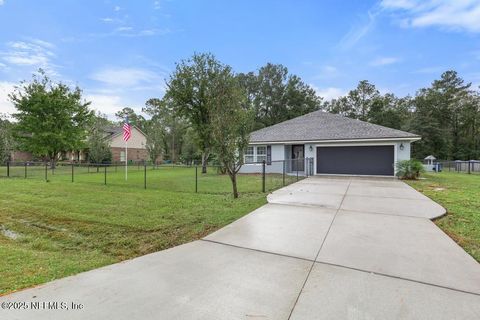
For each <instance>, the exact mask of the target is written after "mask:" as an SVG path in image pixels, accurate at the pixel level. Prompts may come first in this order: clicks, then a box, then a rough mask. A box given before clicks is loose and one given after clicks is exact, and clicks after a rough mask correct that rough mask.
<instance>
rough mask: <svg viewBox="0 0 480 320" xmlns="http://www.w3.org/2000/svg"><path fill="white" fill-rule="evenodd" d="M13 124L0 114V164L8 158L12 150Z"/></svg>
mask: <svg viewBox="0 0 480 320" xmlns="http://www.w3.org/2000/svg"><path fill="white" fill-rule="evenodd" d="M12 128H13V125H12V123H11V122H10V121H8V119H7V117H6V116H4V115H1V114H0V164H3V163H5V162H6V161H8V160H10V156H11V153H12V151H13V145H14V141H13V136H12Z"/></svg>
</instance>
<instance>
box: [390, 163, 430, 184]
mask: <svg viewBox="0 0 480 320" xmlns="http://www.w3.org/2000/svg"><path fill="white" fill-rule="evenodd" d="M423 172H425V168H424V167H423V164H422V163H421V162H420V161H418V160H415V159H410V160H402V161H399V162H397V176H398V177H399V178H400V179H408V180H415V179H417V178H418V177H419V176H420V173H423Z"/></svg>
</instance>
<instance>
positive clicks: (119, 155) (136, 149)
mask: <svg viewBox="0 0 480 320" xmlns="http://www.w3.org/2000/svg"><path fill="white" fill-rule="evenodd" d="M107 132H108V133H109V136H107V139H108V140H109V142H110V148H111V150H112V161H113V162H125V141H123V129H122V127H115V128H111V129H110V130H108V131H107ZM146 143H147V137H146V136H145V134H144V133H143V132H142V131H141V130H140V129H138V128H137V127H135V126H132V136H131V137H130V140H128V152H127V156H128V159H127V160H128V161H142V160H148V151H147V148H146V147H145V145H146Z"/></svg>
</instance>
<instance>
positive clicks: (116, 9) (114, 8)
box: [113, 6, 122, 11]
mask: <svg viewBox="0 0 480 320" xmlns="http://www.w3.org/2000/svg"><path fill="white" fill-rule="evenodd" d="M121 9H122V8H120V7H119V6H115V7H113V11H120V10H121Z"/></svg>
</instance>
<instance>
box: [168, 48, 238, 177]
mask: <svg viewBox="0 0 480 320" xmlns="http://www.w3.org/2000/svg"><path fill="white" fill-rule="evenodd" d="M229 73H231V68H230V67H229V66H226V65H224V64H222V63H220V62H219V61H218V60H217V59H216V58H215V56H213V55H212V54H210V53H203V54H194V55H193V57H192V58H190V59H188V60H182V61H181V62H180V63H178V64H177V66H176V69H175V71H174V72H173V74H172V75H171V76H170V79H169V81H168V82H167V92H166V94H165V98H166V99H168V101H169V102H170V103H171V105H172V107H173V110H174V111H175V114H176V115H178V116H179V117H183V118H185V119H186V120H187V121H188V123H189V124H190V125H191V127H192V128H193V129H194V130H195V132H196V135H197V138H198V139H197V143H198V147H199V149H200V150H201V151H202V173H206V172H207V161H208V157H209V156H210V153H211V151H212V126H211V119H212V116H213V115H212V113H213V112H214V110H215V105H214V101H215V99H216V96H217V95H218V92H217V89H218V88H217V87H216V80H217V79H219V78H222V77H224V75H225V74H229Z"/></svg>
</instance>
